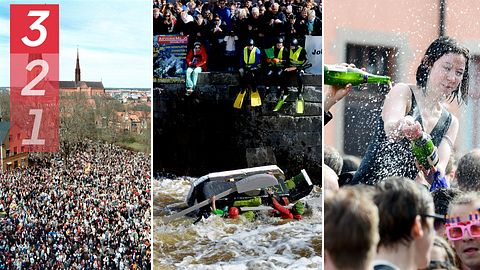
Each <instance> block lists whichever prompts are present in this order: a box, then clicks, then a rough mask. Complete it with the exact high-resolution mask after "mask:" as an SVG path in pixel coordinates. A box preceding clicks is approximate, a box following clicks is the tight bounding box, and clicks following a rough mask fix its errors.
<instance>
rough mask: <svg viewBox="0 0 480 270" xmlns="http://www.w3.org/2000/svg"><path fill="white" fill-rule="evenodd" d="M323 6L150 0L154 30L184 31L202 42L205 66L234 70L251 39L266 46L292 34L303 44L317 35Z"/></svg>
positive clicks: (297, 0)
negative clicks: (205, 59)
mask: <svg viewBox="0 0 480 270" xmlns="http://www.w3.org/2000/svg"><path fill="white" fill-rule="evenodd" d="M321 6H322V4H321V2H320V3H318V2H316V1H314V0H281V1H277V2H274V1H270V0H267V1H262V0H257V1H251V0H243V1H238V2H229V1H226V0H216V1H208V2H202V1H200V0H196V1H193V0H192V1H189V2H187V1H175V2H171V1H165V0H160V1H157V0H154V1H153V35H185V36H188V48H189V49H190V48H192V47H193V45H194V44H195V42H200V43H201V44H202V45H203V46H204V47H205V48H206V53H207V55H208V56H209V61H208V70H210V71H211V70H217V71H235V69H236V68H237V67H238V62H239V60H238V59H239V58H240V56H241V55H242V54H241V51H242V49H243V48H244V47H245V46H246V45H247V42H248V41H249V40H250V39H253V40H254V42H255V45H256V47H258V48H260V49H265V48H269V47H272V46H274V45H275V43H276V40H277V39H278V38H279V37H282V38H283V39H284V41H285V44H289V43H290V41H291V40H292V39H294V38H295V39H297V40H298V42H299V44H300V46H304V44H305V37H306V36H307V35H313V36H320V35H321V33H322V21H321V18H322V8H321ZM213 56H215V57H213ZM222 56H225V57H226V58H225V57H222ZM225 59H230V60H229V61H225ZM229 62H230V63H229Z"/></svg>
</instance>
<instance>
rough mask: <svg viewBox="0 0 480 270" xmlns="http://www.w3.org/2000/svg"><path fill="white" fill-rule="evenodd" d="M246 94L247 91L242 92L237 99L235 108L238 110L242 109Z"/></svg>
mask: <svg viewBox="0 0 480 270" xmlns="http://www.w3.org/2000/svg"><path fill="white" fill-rule="evenodd" d="M246 92H247V90H245V89H242V90H240V92H239V93H238V95H237V97H236V98H235V102H234V103H233V107H234V108H237V109H241V108H242V104H243V98H244V97H245V93H246Z"/></svg>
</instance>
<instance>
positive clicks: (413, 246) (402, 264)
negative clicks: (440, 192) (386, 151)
mask: <svg viewBox="0 0 480 270" xmlns="http://www.w3.org/2000/svg"><path fill="white" fill-rule="evenodd" d="M376 188H377V192H376V193H375V195H374V201H375V204H376V205H377V207H378V214H379V217H380V222H379V234H380V242H379V243H378V248H377V255H376V257H375V261H374V263H373V264H374V268H373V269H374V270H395V269H402V270H417V269H422V268H425V267H427V266H428V263H429V262H430V251H431V249H432V246H433V239H434V237H435V229H434V220H435V219H436V218H441V219H443V216H440V215H436V214H435V213H434V205H433V198H432V196H431V195H430V193H429V192H428V190H427V189H425V188H424V187H423V186H421V185H419V184H418V183H415V182H414V181H408V179H406V178H403V177H390V178H388V179H386V180H385V181H382V182H381V183H379V184H378V185H377V187H376Z"/></svg>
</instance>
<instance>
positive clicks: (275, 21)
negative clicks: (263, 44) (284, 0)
mask: <svg viewBox="0 0 480 270" xmlns="http://www.w3.org/2000/svg"><path fill="white" fill-rule="evenodd" d="M279 9H280V5H279V4H278V3H273V4H272V6H271V8H270V10H269V12H267V13H266V15H265V22H266V28H265V34H267V42H268V43H267V46H272V45H274V44H275V43H276V41H275V39H276V37H280V36H285V23H286V21H287V19H286V18H285V14H283V12H281V11H280V10H279Z"/></svg>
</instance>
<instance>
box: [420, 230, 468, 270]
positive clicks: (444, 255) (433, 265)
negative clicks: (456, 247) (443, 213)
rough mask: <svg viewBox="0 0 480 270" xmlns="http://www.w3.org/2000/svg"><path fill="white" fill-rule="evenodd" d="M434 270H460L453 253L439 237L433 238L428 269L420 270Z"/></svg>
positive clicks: (448, 245)
mask: <svg viewBox="0 0 480 270" xmlns="http://www.w3.org/2000/svg"><path fill="white" fill-rule="evenodd" d="M434 269H446V270H460V269H459V268H458V265H457V261H456V257H455V252H454V251H453V249H452V247H451V246H450V244H449V243H448V242H447V241H446V240H445V239H444V238H443V237H440V236H435V240H434V242H433V248H432V251H431V253H430V263H429V264H428V267H427V268H423V269H421V270H434Z"/></svg>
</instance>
